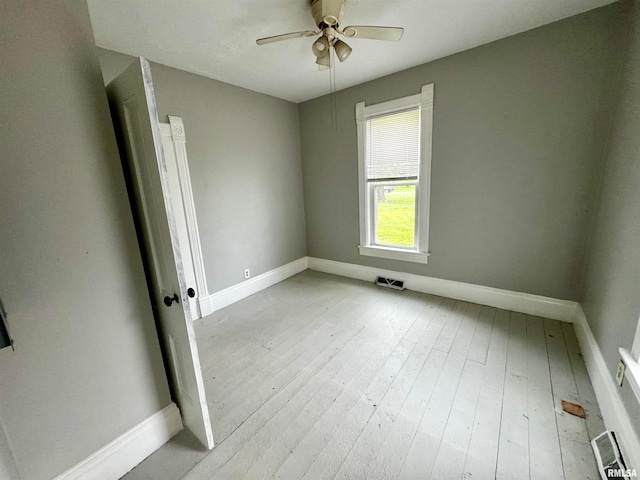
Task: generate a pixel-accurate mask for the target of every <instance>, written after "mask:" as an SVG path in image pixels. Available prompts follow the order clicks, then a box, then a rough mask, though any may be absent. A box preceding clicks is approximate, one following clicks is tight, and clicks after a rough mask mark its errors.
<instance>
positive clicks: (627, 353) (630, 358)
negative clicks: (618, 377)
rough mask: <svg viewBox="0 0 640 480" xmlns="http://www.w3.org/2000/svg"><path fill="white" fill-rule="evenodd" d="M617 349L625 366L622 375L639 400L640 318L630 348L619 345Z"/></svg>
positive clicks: (639, 400)
mask: <svg viewBox="0 0 640 480" xmlns="http://www.w3.org/2000/svg"><path fill="white" fill-rule="evenodd" d="M618 351H619V353H620V358H622V361H623V362H624V364H625V366H626V370H625V374H624V376H625V378H626V379H627V381H628V382H629V385H630V386H631V390H633V393H634V394H635V396H636V399H637V400H638V402H640V320H638V326H637V327H636V334H635V336H634V338H633V344H632V346H631V350H627V349H626V348H623V347H620V348H619V349H618Z"/></svg>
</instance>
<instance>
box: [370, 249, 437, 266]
mask: <svg viewBox="0 0 640 480" xmlns="http://www.w3.org/2000/svg"><path fill="white" fill-rule="evenodd" d="M358 249H359V250H360V255H365V256H367V257H378V258H387V259H389V260H401V261H403V262H413V263H428V261H429V254H428V253H423V252H417V251H410V250H403V249H401V248H390V247H378V246H375V247H374V246H364V245H358Z"/></svg>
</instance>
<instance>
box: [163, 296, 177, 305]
mask: <svg viewBox="0 0 640 480" xmlns="http://www.w3.org/2000/svg"><path fill="white" fill-rule="evenodd" d="M173 302H176V303H180V301H179V298H178V294H177V293H174V294H173V297H170V296H169V295H167V296H166V297H164V304H165V305H166V306H167V307H170V306H171V305H172V304H173Z"/></svg>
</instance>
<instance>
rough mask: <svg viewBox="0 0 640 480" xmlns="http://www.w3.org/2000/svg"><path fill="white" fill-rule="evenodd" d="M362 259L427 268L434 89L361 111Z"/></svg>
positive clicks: (358, 109) (358, 112) (362, 107)
mask: <svg viewBox="0 0 640 480" xmlns="http://www.w3.org/2000/svg"><path fill="white" fill-rule="evenodd" d="M356 122H357V124H358V164H359V169H358V170H359V175H360V181H359V186H360V205H359V207H360V245H359V246H358V248H359V250H360V255H368V256H373V257H382V258H390V259H394V260H404V261H408V262H417V263H427V260H428V258H429V253H428V252H429V243H428V242H429V195H430V191H429V190H430V176H431V133H432V125H433V84H429V85H425V86H423V87H422V92H421V93H419V94H417V95H412V96H409V97H404V98H400V99H397V100H392V101H390V102H385V103H379V104H376V105H370V106H365V103H364V102H361V103H358V104H357V105H356Z"/></svg>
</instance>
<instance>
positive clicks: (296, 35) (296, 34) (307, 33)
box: [256, 30, 320, 45]
mask: <svg viewBox="0 0 640 480" xmlns="http://www.w3.org/2000/svg"><path fill="white" fill-rule="evenodd" d="M319 33H320V32H312V31H311V30H305V31H304V32H293V33H285V34H284V35H276V36H274V37H266V38H260V39H258V40H256V43H257V44H258V45H266V44H267V43H273V42H281V41H282V40H289V39H290V38H299V37H312V36H314V35H318V34H319Z"/></svg>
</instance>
